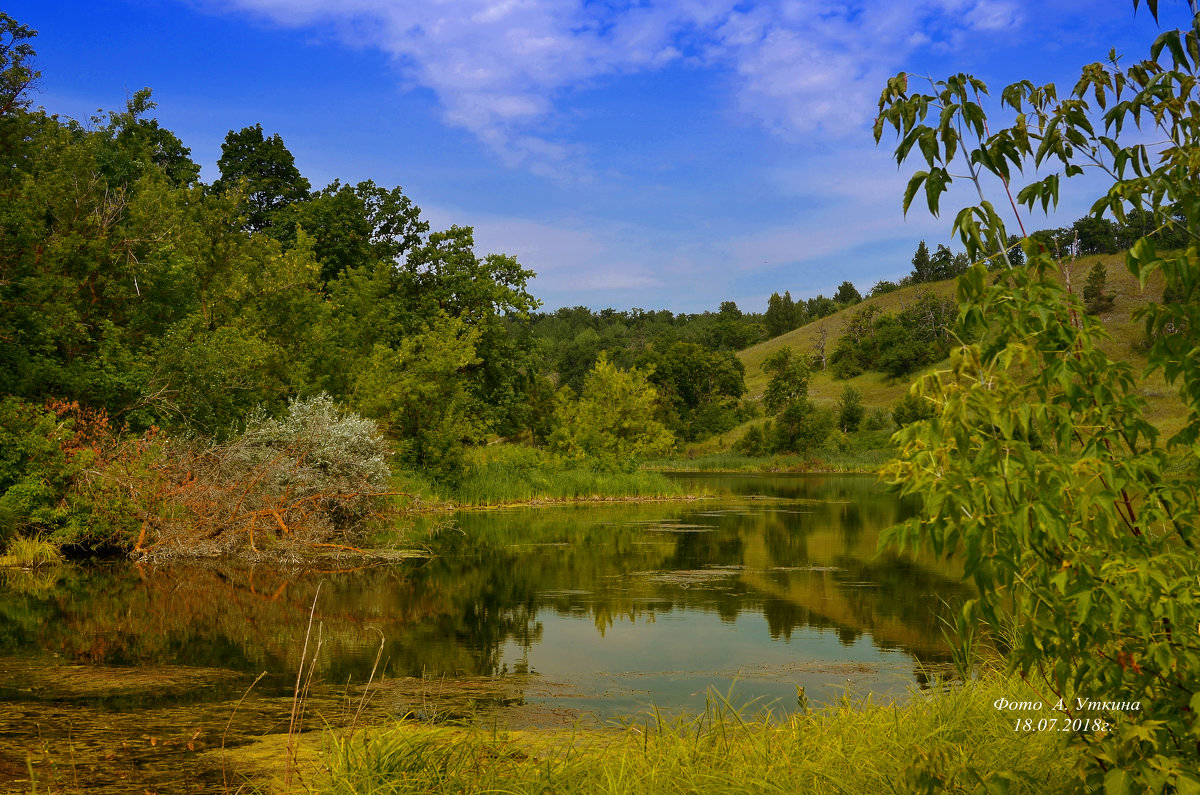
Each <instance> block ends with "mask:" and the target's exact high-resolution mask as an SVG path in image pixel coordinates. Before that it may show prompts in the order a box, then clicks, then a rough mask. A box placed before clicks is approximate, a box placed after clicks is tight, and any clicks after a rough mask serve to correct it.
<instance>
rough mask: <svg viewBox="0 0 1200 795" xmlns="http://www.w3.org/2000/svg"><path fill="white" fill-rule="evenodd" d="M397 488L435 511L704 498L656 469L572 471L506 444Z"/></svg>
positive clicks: (406, 479)
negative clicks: (458, 468)
mask: <svg viewBox="0 0 1200 795" xmlns="http://www.w3.org/2000/svg"><path fill="white" fill-rule="evenodd" d="M398 490H399V491H403V492H406V493H415V494H418V495H420V498H421V502H422V504H423V505H424V506H427V507H429V508H432V509H437V510H458V509H463V508H478V507H497V506H518V505H535V506H536V505H556V504H564V503H588V502H613V501H625V500H629V501H632V500H643V501H655V500H674V499H684V500H687V499H694V498H696V497H703V496H707V495H706V493H694V492H689V491H687V490H686V489H684V488H683V487H682V486H680V485H679V484H678V483H677V482H675V481H673V480H672V479H670V478H669V477H667V476H666V475H664V474H663V473H662V472H659V471H651V470H648V469H635V470H632V471H626V472H620V471H618V472H613V471H606V470H603V469H591V468H588V467H582V466H580V467H572V466H568V465H566V464H564V463H563V462H561V461H559V460H557V459H556V458H554V457H553V456H551V455H548V454H546V453H545V452H544V451H541V450H537V449H534V448H530V447H524V446H521V445H511V444H499V445H493V446H491V447H487V448H480V449H478V450H475V451H472V453H471V454H470V455H469V456H468V458H467V461H466V462H465V466H464V468H463V473H462V476H461V477H460V478H458V479H456V480H454V481H453V482H449V483H433V482H429V481H425V480H422V479H421V478H420V476H418V475H412V474H408V475H402V476H401V486H400V488H399V489H398Z"/></svg>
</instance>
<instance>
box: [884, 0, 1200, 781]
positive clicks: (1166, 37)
mask: <svg viewBox="0 0 1200 795" xmlns="http://www.w3.org/2000/svg"><path fill="white" fill-rule="evenodd" d="M1149 5H1150V8H1151V12H1152V13H1154V14H1155V15H1156V16H1157V10H1158V7H1157V4H1155V3H1150V4H1149ZM1198 77H1200V16H1196V15H1193V17H1192V19H1191V22H1190V25H1189V27H1188V29H1187V30H1186V31H1178V30H1176V31H1167V32H1165V33H1163V34H1162V35H1161V36H1159V38H1158V39H1157V40H1156V42H1155V44H1154V45H1153V47H1152V48H1151V52H1150V58H1149V59H1147V60H1143V61H1137V62H1133V63H1130V64H1129V65H1128V66H1122V65H1121V64H1119V63H1118V62H1117V59H1116V57H1115V54H1114V55H1113V56H1112V57H1111V58H1110V60H1109V62H1108V63H1107V64H1102V63H1096V64H1091V65H1089V66H1086V67H1085V68H1084V69H1083V72H1082V75H1081V77H1080V80H1079V81H1078V83H1077V84H1076V85H1075V87H1074V89H1073V90H1072V91H1070V92H1069V95H1067V96H1065V98H1064V99H1062V100H1060V99H1059V97H1058V95H1057V91H1056V90H1055V88H1054V87H1053V86H1035V85H1034V84H1032V83H1030V82H1028V81H1023V82H1020V83H1017V84H1014V85H1012V86H1009V87H1008V88H1006V89H1004V90H1003V91H1002V92H1001V94H1000V101H1001V104H1002V105H1003V106H1005V107H1006V108H1007V109H1008V110H1011V111H1012V112H1013V113H1014V114H1015V118H1016V123H1015V124H1014V125H1013V126H1010V127H1006V128H996V127H992V128H990V129H989V127H988V125H987V121H986V119H987V111H986V110H985V108H984V106H983V104H982V103H983V102H984V101H985V100H984V97H985V96H986V95H987V94H986V91H987V89H986V86H984V85H983V84H982V83H981V82H980V81H978V80H977V79H975V78H973V77H971V76H969V75H955V76H953V77H950V78H948V79H946V80H943V81H938V82H933V83H932V84H931V86H930V90H931V92H932V93H928V94H925V93H920V92H919V91H918V90H916V84H915V82H913V83H910V80H909V77H908V76H907V75H900V76H898V77H896V78H894V79H892V80H891V81H889V83H888V86H887V88H886V89H885V91H884V93H883V96H882V97H881V100H880V116H879V120H878V121H877V123H876V129H875V132H876V137H877V139H878V138H879V137H880V136H881V135H882V132H883V129H884V127H885V126H888V125H891V126H892V127H894V129H895V130H896V131H897V134H898V136H899V138H900V143H899V144H898V147H897V158H898V160H899V161H900V162H904V160H905V159H906V158H907V157H920V158H921V159H922V160H923V162H922V164H921V166H922V167H921V170H920V171H918V172H916V173H915V174H914V175H913V177H912V179H911V180H910V182H909V185H908V188H907V189H906V191H905V196H904V207H905V209H906V210H907V209H908V207H909V205H910V204H911V202H912V200H913V199H914V198H915V196H916V195H917V193H918V192H920V191H921V190H922V189H924V193H925V197H926V200H927V202H928V205H929V208H930V210H931V211H932V212H934V213H936V212H937V211H938V209H939V204H940V198H941V195H942V193H944V191H945V190H946V189H947V187H948V186H949V184H950V183H951V182H952V180H953V179H955V178H956V177H952V176H951V175H952V173H954V174H965V175H966V177H967V178H968V179H970V180H971V181H973V182H974V183H975V185H976V186H977V187H979V188H980V189H981V190H982V189H983V185H984V181H983V179H982V178H983V177H984V176H989V177H995V178H997V182H999V183H1000V184H1001V185H1004V186H1006V185H1007V184H1009V183H1010V182H1011V180H1012V179H1013V177H1014V173H1015V172H1017V171H1018V170H1019V171H1023V172H1024V173H1033V172H1034V171H1036V172H1037V173H1038V174H1041V175H1044V176H1042V177H1041V178H1040V179H1038V180H1036V181H1034V182H1031V183H1029V184H1027V185H1025V186H1024V187H1023V188H1021V189H1020V190H1019V192H1018V193H1017V196H1016V200H1017V201H1018V202H1019V203H1020V204H1022V205H1024V206H1026V207H1029V208H1032V207H1033V206H1035V205H1038V204H1040V205H1041V206H1042V207H1044V208H1048V207H1050V206H1053V205H1055V204H1056V203H1057V199H1058V194H1059V188H1060V183H1061V181H1062V180H1063V179H1064V178H1070V177H1072V176H1075V175H1078V174H1081V173H1083V171H1084V166H1087V167H1089V168H1094V169H1097V170H1099V171H1102V172H1104V173H1106V174H1107V175H1108V178H1109V180H1110V187H1109V189H1108V191H1107V192H1106V194H1105V195H1104V196H1103V197H1101V198H1100V199H1099V200H1098V201H1097V202H1096V203H1095V205H1094V206H1093V212H1094V213H1095V214H1097V215H1100V214H1105V213H1109V214H1111V215H1112V216H1113V217H1114V218H1115V219H1116V220H1117V221H1119V222H1123V221H1124V220H1125V219H1126V217H1127V213H1128V212H1129V210H1130V209H1131V208H1132V209H1134V210H1146V211H1148V212H1150V213H1151V214H1152V215H1153V217H1154V224H1155V225H1156V228H1157V226H1159V225H1161V226H1163V227H1166V228H1176V229H1179V230H1180V231H1182V232H1183V233H1185V234H1186V236H1187V240H1188V245H1187V247H1186V248H1185V249H1184V250H1182V251H1180V252H1179V253H1177V254H1175V255H1172V256H1162V255H1160V254H1159V253H1158V251H1157V249H1156V246H1155V243H1154V241H1153V240H1152V239H1151V238H1150V237H1142V238H1141V239H1139V240H1137V241H1136V242H1135V243H1134V245H1133V246H1132V248H1131V250H1130V252H1129V254H1128V255H1127V257H1126V263H1127V265H1128V267H1129V268H1130V270H1131V271H1132V272H1133V274H1134V275H1135V276H1137V277H1138V278H1139V279H1141V280H1143V283H1144V281H1145V279H1146V278H1147V277H1148V276H1149V275H1150V274H1151V273H1153V272H1155V271H1158V272H1161V273H1162V275H1163V278H1164V280H1165V281H1166V283H1167V284H1168V285H1180V284H1189V285H1190V284H1194V283H1195V282H1196V281H1197V279H1200V248H1198V247H1197V244H1196V241H1197V240H1200V114H1197V113H1195V112H1194V109H1195V107H1196V106H1197V103H1198V102H1200V96H1198V92H1200V80H1198V79H1197V78H1198ZM1145 119H1153V120H1154V121H1155V123H1156V125H1157V126H1158V128H1159V132H1160V134H1159V135H1156V136H1154V137H1153V141H1152V142H1148V141H1147V138H1146V137H1145V136H1144V135H1142V134H1141V133H1139V132H1133V134H1132V135H1131V131H1134V130H1136V127H1137V124H1136V123H1137V122H1138V121H1139V120H1145ZM918 144H919V145H918ZM952 163H953V165H952ZM951 169H953V171H952V170H951ZM960 169H961V170H960ZM954 230H955V232H956V233H957V234H958V235H959V237H960V239H961V240H962V241H963V243H964V245H965V246H966V248H967V251H968V254H969V256H971V257H972V259H975V260H977V261H978V260H982V259H986V258H989V257H1000V258H1004V259H1006V257H1005V254H1004V252H1003V250H1004V248H1005V244H1006V242H1007V240H1008V235H1007V232H1006V230H1005V227H1004V223H1003V221H1002V219H1001V218H1000V217H999V215H998V214H997V212H996V210H995V208H994V206H993V205H992V204H991V203H990V202H988V201H981V203H980V204H978V205H976V206H974V207H968V208H966V209H964V210H963V211H962V212H960V213H958V214H957V216H956V218H955V221H954ZM1023 246H1024V253H1025V255H1026V259H1027V265H1026V267H1024V268H1019V269H1012V270H1009V271H1007V272H1006V273H1005V276H1004V278H1002V279H1000V280H998V281H997V282H996V283H992V284H989V279H988V278H987V276H986V272H985V269H984V268H983V267H982V266H976V267H974V268H973V269H972V270H971V271H970V272H968V273H967V274H966V276H964V277H963V278H962V279H960V281H959V284H958V295H959V299H960V301H961V302H962V309H961V311H960V322H961V324H962V326H963V327H964V329H973V330H975V331H976V332H977V333H979V334H980V335H981V338H980V341H979V342H978V343H975V344H970V345H963V346H961V347H958V348H957V349H955V350H954V352H953V354H952V358H951V367H950V369H949V370H947V371H945V372H940V373H934V374H930V375H928V376H926V377H924V378H923V379H922V380H921V381H920V382H919V383H918V385H917V386H916V392H917V394H918V395H919V396H921V397H922V398H923V399H925V400H927V401H929V403H930V404H931V405H932V406H933V407H934V409H935V414H934V416H933V418H932V419H930V420H928V421H926V422H916V423H913V424H912V425H909V426H908V427H907V428H905V429H903V430H902V431H900V433H899V439H900V444H901V451H900V454H899V457H898V459H897V461H895V462H894V463H892V464H890V465H889V466H888V467H887V468H886V477H887V479H888V481H889V482H890V483H891V484H893V486H894V487H895V488H897V489H898V490H900V491H901V492H903V493H907V494H914V495H917V496H919V497H920V498H921V499H922V501H923V510H922V513H921V515H920V516H919V517H917V518H914V519H913V520H911V521H910V522H908V523H906V524H905V525H903V526H901V527H899V528H895V529H893V530H892V531H890V532H889V538H890V539H891V540H892V541H894V542H896V543H898V544H900V545H901V546H910V545H918V544H924V545H928V546H930V547H931V548H932V549H933V550H934V551H935V552H936V553H937V554H951V553H953V554H957V555H960V556H961V558H962V561H963V566H964V571H965V573H966V576H968V577H970V578H971V579H972V581H973V582H974V584H975V586H976V588H977V589H978V593H979V597H978V599H977V600H972V601H970V602H968V603H967V604H966V605H965V606H964V608H963V611H962V615H961V617H960V627H962V628H964V629H965V628H966V627H969V626H971V625H972V624H973V623H974V621H975V619H976V618H979V617H982V618H983V619H985V620H986V621H988V622H989V623H991V624H992V625H993V626H997V627H999V626H1007V627H1011V633H1012V636H1011V641H1010V643H1009V645H1008V648H1009V649H1010V651H1009V664H1010V666H1011V667H1012V668H1014V669H1018V670H1020V671H1021V672H1022V673H1023V674H1028V673H1029V672H1030V671H1033V670H1035V669H1036V670H1039V671H1041V672H1043V673H1044V674H1045V675H1046V676H1047V677H1048V678H1049V680H1050V687H1049V690H1048V692H1046V694H1045V696H1046V698H1047V700H1048V701H1049V703H1051V704H1053V703H1054V701H1055V700H1056V699H1060V698H1061V699H1063V704H1064V711H1065V712H1066V715H1065V717H1068V718H1078V719H1081V720H1082V719H1090V720H1097V719H1099V720H1102V721H1106V722H1107V727H1106V729H1105V730H1103V731H1083V732H1079V733H1076V734H1072V735H1071V739H1072V741H1073V742H1074V744H1075V745H1076V746H1077V747H1078V750H1079V751H1080V752H1081V754H1082V757H1083V759H1084V763H1083V766H1082V770H1081V772H1082V774H1083V776H1084V781H1083V783H1082V785H1083V787H1084V788H1086V789H1087V790H1088V791H1100V790H1101V789H1103V790H1105V791H1107V792H1168V791H1169V792H1191V791H1197V790H1200V775H1198V774H1197V772H1196V771H1197V770H1200V747H1198V745H1197V743H1196V742H1195V738H1196V737H1197V736H1200V695H1197V694H1198V693H1200V647H1198V646H1197V644H1196V643H1195V642H1194V634H1193V629H1192V628H1194V627H1196V626H1198V625H1200V598H1198V597H1197V591H1196V582H1197V578H1198V577H1200V556H1197V554H1196V547H1197V544H1198V543H1200V539H1198V538H1197V537H1196V533H1197V529H1198V526H1200V500H1198V499H1197V495H1198V494H1200V457H1198V454H1197V447H1196V441H1197V439H1198V438H1200V345H1197V342H1198V338H1197V332H1198V331H1200V307H1196V306H1194V305H1189V304H1183V305H1178V304H1172V305H1159V304H1150V305H1149V306H1148V307H1146V308H1145V309H1144V310H1143V311H1141V312H1140V316H1141V318H1142V319H1143V320H1144V321H1145V323H1146V326H1147V330H1148V331H1150V332H1152V333H1151V335H1150V337H1151V339H1152V343H1151V348H1150V352H1149V363H1150V367H1151V368H1152V369H1159V368H1161V369H1162V371H1163V375H1164V376H1165V377H1166V379H1167V381H1168V383H1171V384H1172V385H1174V386H1175V387H1176V388H1177V389H1178V395H1179V397H1180V399H1181V401H1182V403H1183V409H1184V411H1185V412H1186V420H1185V423H1184V426H1183V428H1182V429H1181V430H1180V431H1179V432H1178V433H1176V434H1175V435H1174V436H1173V437H1171V438H1170V439H1168V440H1167V441H1166V442H1165V444H1164V443H1163V442H1162V441H1161V440H1160V434H1159V432H1158V430H1157V429H1156V428H1155V427H1154V426H1153V425H1151V424H1150V422H1148V420H1147V410H1146V404H1145V401H1144V399H1143V397H1142V395H1141V389H1140V384H1139V380H1138V379H1137V378H1136V377H1135V374H1134V373H1133V371H1132V369H1131V368H1130V367H1129V365H1127V364H1125V363H1122V362H1114V361H1112V360H1111V359H1109V358H1108V356H1107V355H1106V354H1105V352H1104V348H1103V346H1102V344H1100V343H1101V342H1102V340H1103V338H1104V334H1103V329H1102V327H1100V326H1099V325H1098V323H1097V322H1096V321H1095V320H1093V319H1092V318H1090V317H1088V316H1087V315H1086V314H1085V313H1084V311H1083V310H1084V307H1083V305H1082V303H1081V302H1080V301H1079V299H1078V298H1077V297H1076V296H1074V295H1072V294H1070V293H1069V292H1067V291H1066V289H1065V288H1064V286H1063V281H1062V279H1061V275H1060V273H1059V271H1060V268H1061V264H1060V261H1059V258H1058V257H1057V256H1056V252H1053V251H1048V250H1047V249H1046V248H1045V247H1043V246H1042V245H1040V244H1039V243H1038V242H1037V241H1033V240H1027V241H1025V242H1024V243H1023ZM1168 326H1170V327H1171V328H1172V329H1174V331H1175V333H1170V334H1168V333H1161V334H1157V335H1156V334H1155V332H1161V331H1164V330H1165V329H1166V328H1167V327H1168ZM1084 694H1087V698H1091V699H1095V698H1099V699H1104V700H1107V699H1121V700H1130V701H1136V702H1137V703H1138V704H1139V706H1140V709H1138V710H1128V711H1122V710H1105V709H1100V710H1093V711H1088V710H1086V709H1080V708H1079V706H1078V705H1077V704H1076V703H1075V702H1073V701H1070V699H1071V697H1072V696H1073V695H1074V696H1080V695H1084ZM1093 694H1102V695H1093ZM1085 700H1086V699H1085ZM926 772H928V773H930V775H938V774H937V773H936V771H932V770H929V771H926ZM943 772H945V773H949V771H943Z"/></svg>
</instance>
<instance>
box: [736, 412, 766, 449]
mask: <svg viewBox="0 0 1200 795" xmlns="http://www.w3.org/2000/svg"><path fill="white" fill-rule="evenodd" d="M770 432H771V421H770V420H767V421H766V422H765V423H758V424H755V425H751V426H750V427H749V428H747V429H746V434H745V436H743V437H742V438H741V439H738V440H737V441H736V442H734V443H733V449H734V452H737V453H741V454H743V455H753V456H759V455H766V454H767V452H768V450H767V436H768V435H769V434H770Z"/></svg>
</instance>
